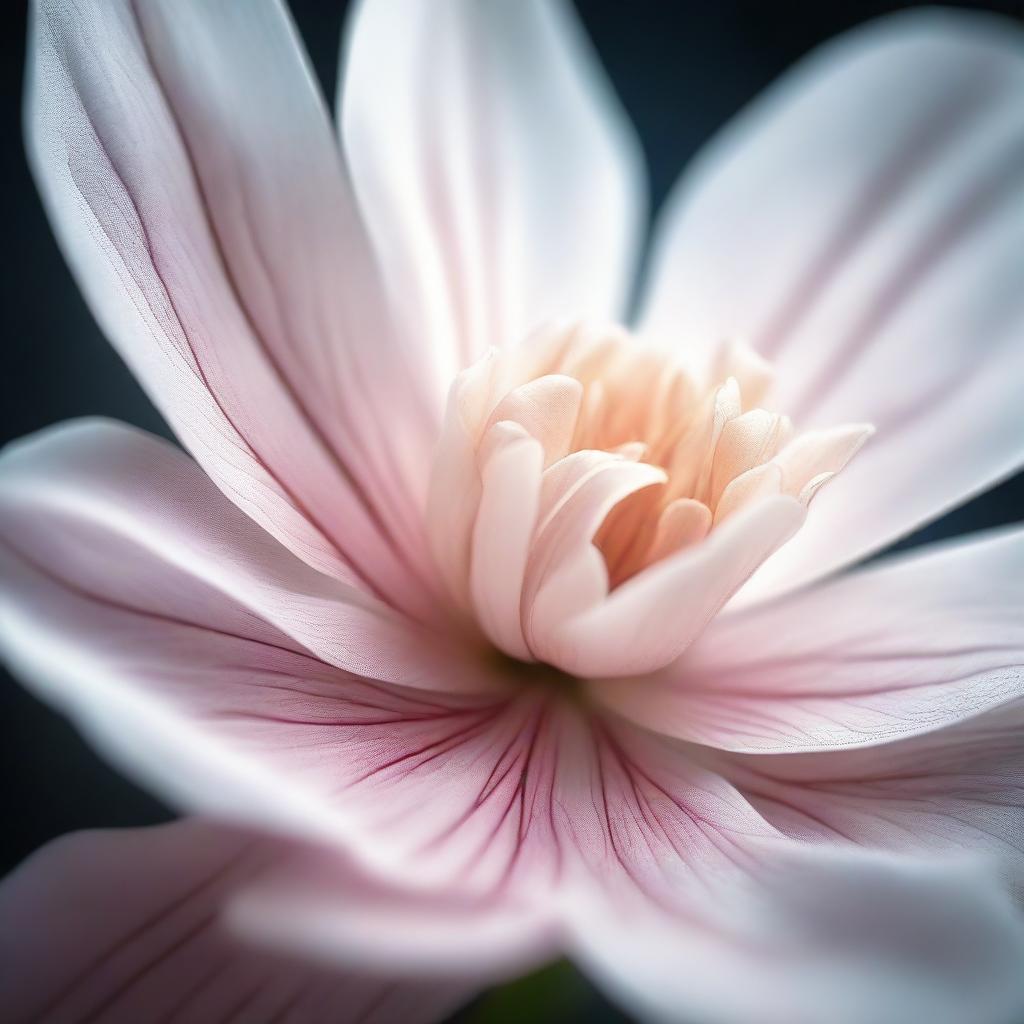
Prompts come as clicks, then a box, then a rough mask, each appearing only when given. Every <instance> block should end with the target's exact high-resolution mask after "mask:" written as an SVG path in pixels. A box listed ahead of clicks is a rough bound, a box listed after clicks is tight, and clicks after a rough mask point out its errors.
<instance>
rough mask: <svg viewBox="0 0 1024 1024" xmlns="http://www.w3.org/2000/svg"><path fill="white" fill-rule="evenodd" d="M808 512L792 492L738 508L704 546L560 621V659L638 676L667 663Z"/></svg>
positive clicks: (599, 673) (573, 666) (587, 673)
mask: <svg viewBox="0 0 1024 1024" xmlns="http://www.w3.org/2000/svg"><path fill="white" fill-rule="evenodd" d="M803 517H804V508H803V506H802V505H801V504H800V503H799V502H798V501H796V500H795V499H794V498H791V497H788V496H786V495H774V496H771V497H767V498H763V499H762V500H760V501H758V502H757V503H755V504H754V505H752V506H751V507H749V508H747V509H744V510H743V511H741V512H738V513H736V514H735V515H734V516H732V517H730V518H729V519H728V521H727V522H725V523H723V524H722V525H721V526H720V527H719V528H718V529H717V530H715V531H714V532H713V533H712V534H710V535H709V536H708V537H706V538H705V539H704V541H703V542H702V543H701V544H698V545H694V546H692V547H689V548H686V549H684V550H682V551H680V552H678V553H677V554H675V555H672V556H670V557H669V558H667V559H665V560H664V561H662V562H658V563H656V564H654V565H652V566H649V567H648V568H647V569H645V570H643V571H642V572H640V573H638V574H637V575H636V576H634V577H632V578H631V579H629V580H627V581H626V582H625V583H623V584H622V585H621V586H619V587H618V588H616V589H615V590H613V591H612V592H611V593H610V594H609V595H608V596H607V598H606V599H605V600H603V601H601V602H599V603H597V604H594V605H592V606H591V607H589V608H584V609H582V610H581V611H580V612H579V613H578V614H576V615H574V616H573V617H571V618H567V619H565V621H564V622H562V623H560V625H559V628H558V630H557V631H556V637H555V639H554V645H555V646H554V647H553V649H555V650H556V651H557V661H556V663H557V664H558V665H561V666H563V667H564V668H566V669H567V670H569V671H572V672H574V673H575V674H577V675H580V676H583V677H585V678H592V679H594V678H603V677H607V676H621V675H623V674H625V673H629V674H634V673H635V674H638V675H639V674H643V673H646V672H652V671H654V670H655V669H657V668H660V667H661V666H663V665H665V664H667V663H668V662H670V661H672V660H673V659H674V658H676V657H677V656H678V655H679V654H680V653H681V652H682V651H683V650H684V649H685V648H686V647H687V645H688V644H690V643H691V641H693V640H694V638H695V637H697V636H698V634H699V633H700V631H701V630H702V629H704V627H705V626H706V625H707V624H708V622H709V621H710V620H711V619H712V617H713V616H714V615H715V614H716V613H717V612H718V610H719V609H720V608H721V607H722V605H723V604H725V602H726V601H727V600H728V599H729V597H730V596H731V595H732V594H733V592H734V591H735V590H736V589H737V587H739V586H741V585H742V583H743V581H744V580H746V579H747V577H748V576H749V575H750V573H751V572H753V570H754V569H755V568H756V567H757V566H758V565H760V563H761V561H762V559H764V558H765V557H766V556H767V555H768V554H770V553H771V552H772V551H774V550H775V549H776V548H777V547H778V546H779V545H780V544H783V543H784V542H785V541H786V539H787V538H788V537H790V536H792V534H793V532H794V531H795V530H796V529H797V528H798V527H799V526H800V523H801V522H802V521H803ZM647 685H648V684H647V683H646V682H644V683H643V688H644V690H645V691H646V688H647Z"/></svg>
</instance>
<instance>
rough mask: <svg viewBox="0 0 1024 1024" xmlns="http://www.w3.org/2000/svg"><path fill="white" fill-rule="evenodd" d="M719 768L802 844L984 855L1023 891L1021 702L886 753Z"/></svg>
mask: <svg viewBox="0 0 1024 1024" xmlns="http://www.w3.org/2000/svg"><path fill="white" fill-rule="evenodd" d="M717 768H718V770H719V771H721V772H723V773H724V774H726V775H727V776H728V777H729V778H730V779H731V780H732V781H733V783H734V784H735V785H736V787H737V788H738V789H739V790H740V791H741V792H742V793H743V794H744V796H746V798H747V799H748V800H750V801H751V803H753V804H754V805H755V806H756V807H757V809H758V811H759V812H760V813H761V814H762V815H764V817H765V819H766V820H768V821H770V822H771V823H772V824H773V825H774V826H775V827H776V828H778V829H779V830H780V831H781V832H783V833H785V834H786V835H789V836H792V837H793V838H795V839H797V840H799V841H800V842H805V843H815V844H822V843H824V844H827V845H836V844H843V843H856V844H858V845H861V846H872V847H875V848H882V849H886V850H889V851H892V852H898V853H915V854H945V855H948V854H950V853H956V852H960V853H966V852H970V851H973V852H983V853H985V854H986V855H987V856H989V857H990V858H992V859H993V860H994V861H995V863H996V864H997V866H998V870H999V872H1000V874H1001V875H1002V877H1003V879H1004V881H1005V882H1006V884H1007V885H1008V886H1009V887H1010V888H1011V889H1012V890H1013V892H1014V893H1015V894H1016V895H1017V896H1018V897H1019V896H1020V895H1021V894H1022V893H1024V704H1021V703H1020V702H1017V703H1015V704H1014V705H1013V706H1012V707H1009V708H999V709H996V710H993V711H990V712H988V713H987V714H984V715H981V716H979V717H976V718H972V719H970V720H968V721H965V722H962V723H960V724H958V725H955V726H953V727H951V728H948V729H943V730H941V731H939V732H933V733H927V734H925V735H922V736H915V737H911V738H909V739H906V740H902V741H900V742H897V743H889V744H886V745H885V746H882V747H872V748H869V749H864V748H861V749H854V750H844V751H828V752H815V753H804V754H781V755H777V756H772V757H763V756H760V755H756V754H744V755H723V756H721V757H720V758H718V760H717Z"/></svg>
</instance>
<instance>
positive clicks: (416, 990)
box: [0, 0, 1024, 1024]
mask: <svg viewBox="0 0 1024 1024" xmlns="http://www.w3.org/2000/svg"><path fill="white" fill-rule="evenodd" d="M31 48H32V60H31V72H30V80H29V86H28V97H29V109H28V131H29V143H30V146H29V148H30V153H31V158H32V162H33V165H34V168H35V172H36V175H37V178H38V181H39V184H40V188H41V191H42V193H43V197H44V200H45V203H46V206H47V208H48V211H49V213H50V216H51V219H52V221H53V224H54V227H55V230H56V232H57V234H58V236H59V239H60V241H61V243H62V245H63V247H64V251H65V253H66V254H67V257H68V259H69V261H70V262H71V265H72V267H73V269H74V271H75V273H76V274H77V276H78V279H79V281H80V283H81V286H82V288H83V290H84V292H85V294H86V296H87V298H88V300H89V302H90V304H91V307H92V309H93V311H94V312H95V315H96V316H97V318H98V320H99V321H100V323H101V324H102V326H103V327H104V329H105V330H106V331H107V333H108V334H109V336H110V338H111V340H112V341H113V342H114V344H115V345H116V346H117V347H118V348H119V350H120V351H121V352H122V354H123V355H124V357H125V359H126V360H127V361H128V363H129V364H130V366H131V367H132V369H133V370H134V371H135V373H136V374H137V376H138V377H139V379H140V380H141V381H142V383H143V384H144V386H145V387H146V388H147V390H148V392H149V393H150V395H151V396H152V397H153V399H154V401H155V402H156V403H157V405H158V406H159V407H160V409H161V410H162V412H163V413H164V415H165V416H166V417H167V420H168V422H169V423H170V424H171V425H172V426H173V428H174V429H175V431H176V433H177V434H178V436H179V437H180V439H181V441H182V443H183V445H184V446H185V448H186V449H187V450H188V452H189V453H190V455H186V454H185V453H183V452H182V451H180V450H178V449H177V448H175V447H173V446H171V445H169V444H166V443H164V442H161V441H159V440H156V439H154V438H152V437H149V436H146V435H143V434H140V433H139V432H137V431H134V430H131V429H128V428H126V427H123V426H118V425H116V424H111V423H103V422H96V421H88V422H83V423H77V424H71V425H68V426H62V427H57V428H54V429H52V430H50V431H46V432H44V433H43V434H41V435H38V436H36V437H33V438H30V439H28V440H26V441H23V442H20V443H18V444H16V445H14V446H12V447H10V448H9V449H8V450H7V452H6V453H5V454H4V456H3V458H2V460H0V537H2V541H3V543H2V546H0V563H2V567H3V569H2V574H3V576H2V578H3V588H2V601H0V641H2V645H3V648H4V650H5V652H6V656H7V657H8V659H9V661H10V663H11V665H12V666H13V668H14V669H15V671H16V672H17V673H18V674H19V675H20V677H21V678H22V679H24V681H25V682H26V684H27V685H29V686H31V687H32V688H33V689H34V690H36V691H37V692H38V693H39V694H40V695H41V696H42V697H43V698H44V699H46V700H48V701H51V702H52V703H53V704H55V705H56V706H57V707H59V708H60V709H62V710H63V711H65V712H66V713H67V714H69V715H70V716H71V717H72V718H73V719H74V720H75V721H76V723H77V724H78V725H79V726H80V728H81V729H82V730H83V731H84V732H86V734H87V735H89V736H90V737H91V738H92V739H93V740H94V741H95V742H96V744H97V745H98V746H99V748H100V749H101V750H102V751H103V752H104V753H105V754H106V755H107V756H109V757H110V758H111V759H112V760H113V761H114V762H115V763H116V764H117V765H119V766H120V767H122V768H123V769H124V770H125V771H126V772H128V773H130V774H131V775H132V776H133V777H135V778H137V779H139V780H141V781H143V782H145V783H147V784H149V785H150V786H152V787H153V788H154V789H155V790H156V791H157V792H159V793H160V794H161V795H163V796H164V797H166V798H167V799H169V800H171V801H172V802H174V803H175V804H176V805H178V806H180V807H181V808H182V809H183V810H185V811H187V812H189V813H191V814H196V815H199V816H200V817H201V818H202V819H205V820H200V819H192V820H185V821H182V822H180V823H177V824H173V825H170V826H166V827H162V828H160V829H156V830H142V831H139V832H127V833H99V834H91V835H85V836H79V837H70V838H67V839H65V840H62V841H59V842H58V843H57V844H55V845H53V846H51V847H48V848H46V849H44V850H43V851H42V852H41V853H39V854H38V855H37V856H36V857H34V858H33V859H31V860H30V861H29V862H28V863H27V864H26V865H24V866H23V867H22V868H20V869H19V870H18V871H17V872H16V873H15V874H14V875H13V876H11V877H10V878H9V879H8V880H7V881H6V882H5V883H4V886H3V887H2V889H0V922H2V934H3V943H4V959H5V963H7V964H8V965H9V966H10V965H11V964H13V965H14V969H13V970H11V969H8V971H7V972H6V973H5V975H4V977H3V979H2V981H0V1001H2V1003H3V1005H4V1006H5V1007H6V1008H7V1011H8V1012H10V1013H12V1014H13V1015H14V1016H15V1018H21V1017H24V1018H30V1019H37V1018H39V1017H44V1018H47V1019H50V1018H53V1019H69V1020H80V1019H94V1018H95V1017H97V1016H102V1015H104V1014H105V1015H108V1016H111V1017H112V1018H117V1019H125V1020H140V1019H153V1018H154V1017H155V1016H167V1015H171V1016H173V1015H174V1014H178V1015H179V1016H181V1017H182V1018H184V1019H189V1020H207V1019H209V1020H223V1019H226V1018H227V1017H230V1016H231V1015H232V1014H235V1015H237V1016H240V1017H244V1018H245V1019H253V1020H263V1019H274V1018H275V1017H286V1016H289V1015H290V1016H291V1018H293V1019H297V1020H321V1019H332V1020H334V1019H339V1018H344V1019H349V1018H351V1019H362V1020H366V1019H375V1020H383V1021H389V1020H402V1021H407V1020H416V1019H423V1020H430V1019H437V1018H438V1017H440V1016H442V1015H443V1014H444V1013H446V1012H448V1011H449V1010H450V1009H452V1008H453V1007H454V1006H456V1005H458V1004H459V1003H460V1002H462V1001H464V1000H465V999H467V998H468V997H469V996H470V995H471V994H472V993H473V992H474V991H476V990H477V989H478V988H479V987H480V986H481V985H483V984H486V983H488V982H490V981H493V980H496V979H500V978H504V977H509V976H511V975H513V974H515V973H517V972H519V971H522V970H525V969H526V968H528V967H530V966H532V965H535V964H538V963H541V962H543V961H544V960H546V959H548V958H550V957H552V956H555V955H558V954H560V953H565V954H568V955H570V956H572V957H573V958H574V959H576V960H577V961H578V962H580V963H581V964H582V965H583V966H584V968H585V969H587V970H588V971H590V972H591V973H592V974H593V976H594V977H595V979H596V980H597V981H598V982H599V983H600V984H602V985H604V986H605V987H606V988H607V990H608V991H609V992H611V993H612V995H613V996H614V998H616V999H617V1000H619V1001H621V1002H622V1003H624V1004H627V1005H629V1006H630V1007H631V1008H632V1010H633V1011H634V1012H635V1013H637V1014H638V1015H640V1016H642V1017H645V1018H651V1019H668V1020H676V1019H681V1018H683V1019H694V1020H697V1019H700V1020H708V1021H722V1022H737V1021H748V1020H751V1019H758V1020H766V1021H778V1022H787V1024H789V1022H793V1021H807V1022H811V1021H819V1020H821V1019H823V1017H827V1018H828V1019H829V1020H833V1021H837V1022H840V1024H845V1022H849V1024H854V1022H864V1021H872V1022H890V1021H892V1022H896V1021H905V1020H910V1019H927V1020H931V1021H939V1022H941V1021H950V1022H961V1021H963V1020H968V1019H969V1020H972V1021H978V1022H981V1024H985V1022H988V1024H1006V1022H1009V1021H1011V1020H1013V1019H1015V1018H1019V1016H1020V1015H1021V1014H1022V1013H1024V985H1022V982H1021V980H1020V962H1021V956H1022V955H1024V919H1022V917H1021V912H1020V907H1019V902H1018V901H1019V895H1020V887H1021V882H1022V878H1024V875H1022V871H1024V862H1022V856H1021V855H1022V853H1024V849H1022V833H1024V829H1022V824H1024V818H1022V800H1021V796H1022V793H1021V777H1022V776H1021V755H1022V741H1021V736H1022V735H1024V734H1022V732H1021V728H1020V726H1021V718H1020V715H1021V704H1020V696H1021V689H1022V684H1024V674H1022V672H1021V668H1020V666H1021V660H1022V658H1021V656H1022V649H1024V629H1022V622H1024V616H1022V615H1021V611H1022V605H1024V571H1022V570H1024V532H1022V531H1021V530H1020V529H1009V530H1005V531H1001V532H996V533H994V534H990V535H985V536H982V537H977V538H971V539H968V540H965V541H961V542H957V543H954V544H949V545H945V546H940V547H937V548H935V549H933V550H929V551H925V552H923V553H917V552H915V553H913V554H910V555H907V556H902V557H899V558H894V559H891V560H889V561H885V562H881V563H879V564H877V565H870V566H868V567H866V568H859V569H857V570H855V571H853V572H850V573H847V574H844V575H839V576H835V575H833V573H835V571H836V570H838V569H841V568H843V567H845V566H849V565H850V564H851V563H854V562H856V561H859V560H862V559H863V558H865V557H866V556H867V555H869V554H871V553H873V552H876V551H878V550H879V549H881V548H883V547H884V546H886V545H887V544H888V543H889V542H890V541H892V540H893V539H895V538H897V537H899V536H901V535H903V534H905V533H907V532H909V531H910V530H912V529H913V528H915V527H916V526H918V525H920V524H921V523H923V522H925V521H927V520H928V519H930V518H933V517H934V516H936V515H938V514H939V513H941V512H942V511H943V510H944V509H946V508H948V507H950V506H951V505H953V504H955V503H956V502H959V501H961V500H963V499H964V498H966V497H967V496H968V495H970V494H972V493H975V492H977V491H978V490H980V489H983V488H984V487H986V486H988V485H990V484H992V483H993V482H994V481H996V480H997V479H999V478H1000V477H1002V476H1004V475H1006V474H1008V473H1009V472H1012V471H1013V469H1014V468H1015V467H1017V466H1019V465H1020V464H1021V461H1022V453H1024V429H1022V427H1024V419H1022V415H1024V414H1022V407H1021V403H1020V401H1019V381H1020V376H1021V370H1022V369H1024V367H1022V358H1024V346H1021V344H1020V328H1021V324H1022V314H1024V308H1022V303H1021V296H1022V295H1024V288H1021V283H1022V282H1021V265H1020V260H1019V253H1020V246H1021V243H1022V242H1024V237H1022V233H1024V222H1022V219H1021V216H1020V211H1021V210H1022V209H1024V203H1022V202H1021V198H1022V197H1021V189H1022V185H1024V162H1022V152H1024V149H1022V147H1024V122H1022V120H1021V117H1020V114H1019V110H1020V103H1019V97H1020V95H1021V92H1022V91H1024V47H1022V45H1021V41H1020V38H1019V36H1018V35H1017V34H1016V32H1015V31H1012V30H1011V29H1009V28H1007V27H1006V26H1004V25H1002V24H1001V23H1000V22H997V21H991V20H989V19H987V18H983V17H979V16H969V15H964V14H959V15H953V14H948V13H937V12H930V13H927V14H924V15H915V16H903V17H900V18H896V19H890V20H888V21H885V22H880V23H878V24H876V25H873V26H870V27H867V28H865V29H861V30H858V31H857V32H855V33H854V34H852V35H851V36H849V37H847V38H845V39H843V40H841V41H839V42H838V43H836V44H833V45H832V46H830V47H828V48H827V49H826V50H825V51H824V52H823V53H821V54H820V55H818V56H815V57H812V58H811V59H810V60H809V61H808V62H807V63H806V64H804V65H803V66H802V67H800V68H798V69H797V70H796V71H794V72H792V73H791V74H790V75H789V76H788V77H787V78H786V79H785V80H784V81H783V82H782V83H780V84H779V85H778V86H776V87H775V88H774V89H773V90H772V91H771V92H770V93H769V95H768V96H766V97H765V98H764V99H763V100H761V101H760V102H759V103H758V104H756V105H755V106H754V107H753V108H752V109H751V110H750V111H748V112H747V113H746V114H744V115H742V117H741V119H740V120H739V122H738V123H737V125H736V126H735V127H733V128H731V129H729V130H727V131H726V132H725V133H724V134H723V135H722V136H721V137H720V138H719V139H718V140H717V141H716V142H715V143H713V144H712V146H711V148H710V150H709V151H708V152H707V153H706V154H705V155H704V156H703V157H702V158H701V160H699V161H698V163H697V164H696V165H695V167H694V169H693V170H692V171H691V172H690V173H689V175H688V176H687V177H686V178H684V180H683V182H682V184H681V185H680V186H679V187H678V189H677V191H676V193H675V194H674V196H673V198H672V199H671V201H670V202H669V204H668V206H667V208H666V210H665V211H664V212H663V213H662V215H661V219H660V226H659V227H658V228H657V231H656V234H655V243H654V249H653V257H652V262H651V271H650V274H649V275H648V279H647V283H646V286H645V290H644V291H643V293H642V297H641V299H640V303H639V310H640V312H639V315H638V316H637V317H636V318H635V321H634V323H633V328H632V333H629V332H627V331H626V330H625V329H624V328H622V327H620V326H616V324H620V323H621V322H622V321H623V320H624V319H625V316H624V314H623V310H624V308H625V303H626V297H627V295H628V294H629V289H630V276H629V275H630V273H631V271H632V268H633V263H634V258H635V256H636V252H637V247H636V243H637V238H638V233H639V227H640V224H641V222H642V219H643V218H642V204H641V202H640V195H641V190H640V188H639V184H638V182H639V168H640V164H639V160H638V158H637V155H636V145H635V142H634V140H633V139H632V136H631V135H630V133H629V130H628V128H627V126H626V125H625V123H624V119H623V117H622V115H621V113H620V112H619V111H618V109H617V107H616V106H615V104H614V101H613V100H612V98H611V96H610V94H609V92H608V89H607V86H606V85H605V83H604V82H603V80H602V79H601V78H600V76H599V74H598V72H597V71H596V69H595V66H594V62H593V58H592V56H591V54H590V52H589V50H588V48H587V45H586V42H585V40H584V39H583V37H582V36H581V34H580V32H579V30H578V28H577V27H576V26H575V24H574V23H573V22H572V19H571V17H570V13H569V11H568V9H567V8H566V7H565V6H563V5H561V4H559V3H555V2H544V0H522V2H516V3H501V2H473V0H443V2H438V3H434V4H429V5H428V4H425V3H422V2H420V0H365V2H364V3H362V4H361V5H360V6H359V8H358V12H357V14H356V16H355V19H354V24H353V26H352V30H351V36H350V45H349V47H348V51H347V53H346V59H345V61H344V65H345V66H344V71H343V84H342V95H341V103H340V107H341V115H342V116H341V146H340V148H339V147H338V145H337V144H336V142H335V141H334V137H333V134H332V132H331V130H330V127H329V121H328V118H327V116H326V114H325V111H324V108H323V105H322V103H321V101H320V99H319V97H318V94H317V91H316V89H315V86H314V85H313V81H312V77H311V75H310V72H309V70H308V67H307V65H306V63H305V59H304V57H303V55H302V52H301V49H300V46H299V43H298V42H297V39H296V36H295V32H294V30H293V28H292V27H291V24H290V22H289V20H288V17H287V15H286V13H285V12H284V11H283V9H282V8H281V7H280V6H279V5H278V4H276V3H272V2H270V0H268V2H266V3H263V4H260V5H240V4H229V3H207V2H201V0H173V2H172V0H149V2H145V3H141V2H140V3H133V2H129V0H124V2H117V0H114V2H112V0H102V2H101V0H78V2H77V3H75V4H74V5H71V4H66V3H63V2H60V0H39V2H38V3H37V9H36V12H35V17H34V25H33V30H32V37H31ZM453 381H454V383H452V382H453ZM449 385H450V389H449V390H448V391H447V392H446V388H449ZM446 394H447V398H446ZM868 424H872V425H873V427H874V428H875V430H876V434H875V436H874V437H872V438H870V440H868V435H869V434H870V433H871V429H872V428H871V427H869V426H868ZM866 441H867V443H866V444H865V442H866ZM862 445H863V447H861V446H862ZM858 449H860V450H859V451H858ZM823 485H825V486H823ZM812 499H813V501H812ZM748 577H750V578H749V580H748V579H747V578H748ZM727 603H728V604H729V607H724V606H725V605H726V604H727Z"/></svg>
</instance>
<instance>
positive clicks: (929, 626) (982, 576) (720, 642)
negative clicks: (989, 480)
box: [594, 529, 1024, 753]
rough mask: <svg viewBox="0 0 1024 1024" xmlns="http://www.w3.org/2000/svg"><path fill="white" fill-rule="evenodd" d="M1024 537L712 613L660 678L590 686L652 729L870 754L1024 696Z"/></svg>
mask: <svg viewBox="0 0 1024 1024" xmlns="http://www.w3.org/2000/svg"><path fill="white" fill-rule="evenodd" d="M1022 623H1024V530H1020V529H1015V530H1010V531H1002V532H997V533H995V534H991V535H989V536H987V537H984V538H982V539H980V540H979V539H975V540H970V541H961V542H957V543H953V544H949V545H944V546H942V547H938V548H936V549H933V550H931V551H927V552H926V553H924V554H920V553H914V554H912V555H910V556H907V557H903V558H900V559H896V560H894V561H892V562H891V563H883V564H880V565H878V566H873V567H871V568H868V569H864V570H861V571H859V572H857V573H854V574H852V575H849V576H845V577H843V578H841V579H839V580H836V581H831V582H826V583H823V584H821V585H819V586H818V587H816V588H814V589H810V590H805V591H801V592H800V593H797V594H792V595H789V596H787V597H784V598H780V599H777V600H776V601H773V602H772V603H771V604H768V605H765V606H762V607H754V608H750V609H747V610H745V611H742V612H736V613H726V614H725V615H722V616H720V617H719V618H718V619H717V620H716V621H715V622H714V623H712V624H711V626H709V627H708V629H707V630H706V631H705V633H704V635H703V636H702V637H701V638H700V639H699V640H698V641H697V642H696V643H695V644H694V645H693V646H692V647H691V648H690V649H689V650H688V651H687V652H686V654H685V655H684V656H683V657H682V658H681V659H680V660H679V661H678V662H676V664H675V665H672V666H670V667H669V668H668V669H667V670H666V671H665V672H664V673H663V674H661V676H660V677H658V678H653V679H646V680H644V681H643V684H642V685H640V684H639V683H638V682H637V681H636V680H623V681H615V682H609V683H604V684H595V687H594V693H595V694H597V695H599V696H600V697H601V699H603V700H604V701H606V702H607V703H608V704H609V705H610V706H613V707H615V708H616V709H617V710H619V711H620V712H622V713H624V714H626V715H628V716H629V717H631V718H633V719H634V720H636V721H639V722H641V723H643V724H644V725H647V726H649V727H650V728H653V729H656V730H658V731H662V732H665V733H668V734H671V735H675V736H679V737H684V738H686V739H690V740H694V741H697V742H700V743H705V744H708V745H709V746H713V747H719V748H724V749H727V750H736V751H759V752H773V753H781V752H792V751H799V750H828V749H835V748H843V747H854V746H868V745H873V744H878V743H883V742H888V741H891V740H894V739H898V738H900V737H904V736H910V735H913V734H915V733H922V732H927V731H930V730H934V729H940V728H942V727H944V726H948V725H951V724H953V723H955V722H958V721H961V720H963V719H966V718H970V717H971V716H973V715H978V714H980V713H981V712H983V711H986V710H988V709H990V708H993V707H996V706H999V705H1001V704H1005V703H1007V702H1010V701H1013V700H1015V699H1017V698H1019V697H1022V696H1024V625H1022Z"/></svg>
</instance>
